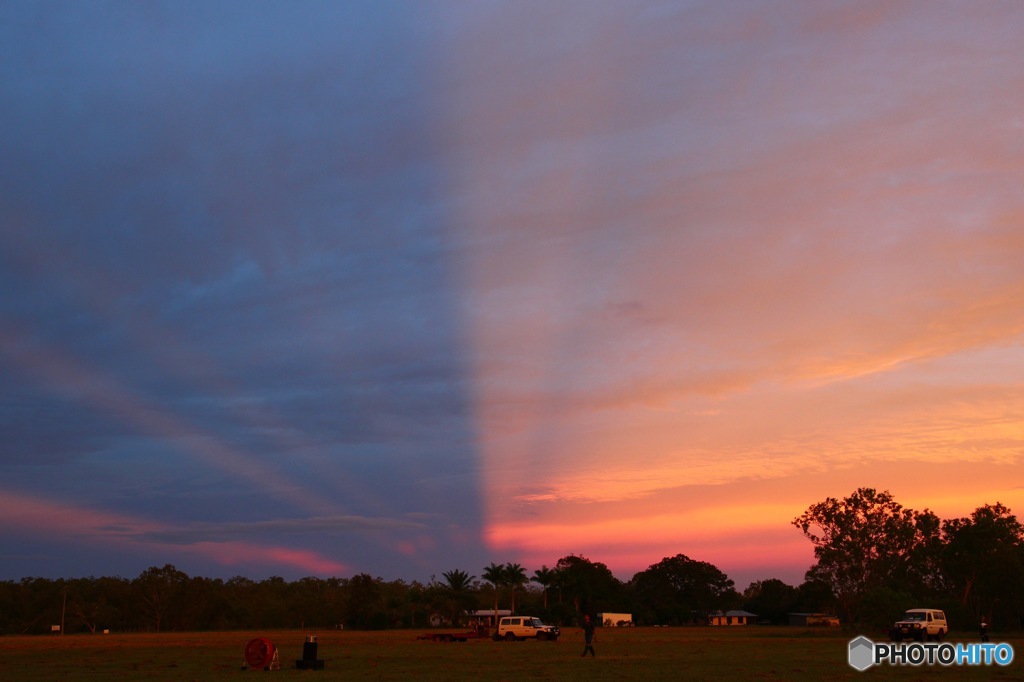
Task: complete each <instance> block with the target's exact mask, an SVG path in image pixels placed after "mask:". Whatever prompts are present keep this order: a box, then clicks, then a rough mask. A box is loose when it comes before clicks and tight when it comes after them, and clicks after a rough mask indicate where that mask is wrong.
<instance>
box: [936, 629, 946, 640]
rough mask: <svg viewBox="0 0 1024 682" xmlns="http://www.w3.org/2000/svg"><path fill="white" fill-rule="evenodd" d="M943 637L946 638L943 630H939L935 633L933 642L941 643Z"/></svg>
mask: <svg viewBox="0 0 1024 682" xmlns="http://www.w3.org/2000/svg"><path fill="white" fill-rule="evenodd" d="M945 636H946V632H945V630H942V629H941V628H940V629H939V631H938V632H936V633H935V641H936V642H941V641H942V638H943V637H945Z"/></svg>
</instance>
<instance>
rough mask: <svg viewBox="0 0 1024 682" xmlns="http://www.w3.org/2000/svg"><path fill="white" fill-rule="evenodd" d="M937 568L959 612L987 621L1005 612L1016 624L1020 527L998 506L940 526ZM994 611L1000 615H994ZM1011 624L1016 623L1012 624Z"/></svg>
mask: <svg viewBox="0 0 1024 682" xmlns="http://www.w3.org/2000/svg"><path fill="white" fill-rule="evenodd" d="M942 531H943V535H944V536H945V545H944V547H943V554H942V560H943V561H942V564H943V568H944V569H945V573H946V575H947V577H948V579H949V582H950V586H951V588H952V590H953V592H954V594H956V595H957V597H958V599H959V600H960V604H961V606H962V607H964V611H965V613H969V614H970V615H971V617H972V618H974V619H978V618H980V617H981V616H982V615H984V616H986V617H987V618H988V619H989V622H990V623H992V622H993V617H994V616H996V615H1002V616H1003V618H1002V619H1001V620H1003V621H1004V622H1005V621H1006V613H1005V612H1006V611H1007V610H1008V611H1009V613H1010V614H1012V617H1013V618H1014V620H1015V621H1019V617H1020V607H1021V605H1022V604H1021V599H1022V597H1024V594H1022V585H1024V526H1022V525H1021V523H1020V522H1019V521H1018V520H1017V517H1016V516H1014V515H1013V514H1011V513H1010V510H1009V509H1008V508H1006V507H1005V506H1003V505H1002V504H1000V503H998V502H997V503H996V504H994V505H985V506H983V507H979V508H977V509H976V510H974V512H973V513H972V514H971V516H970V517H965V518H959V519H950V520H947V521H945V522H943V525H942ZM998 611H1003V612H1004V613H1001V614H997V612H998ZM1014 624H1015V625H1016V624H1017V623H1016V622H1015V623H1014Z"/></svg>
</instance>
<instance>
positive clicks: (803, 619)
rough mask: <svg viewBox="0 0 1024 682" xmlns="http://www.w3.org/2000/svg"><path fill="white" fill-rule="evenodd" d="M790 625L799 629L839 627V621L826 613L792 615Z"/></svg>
mask: <svg viewBox="0 0 1024 682" xmlns="http://www.w3.org/2000/svg"><path fill="white" fill-rule="evenodd" d="M789 624H790V625H796V626H798V627H831V628H837V627H839V619H838V618H836V617H835V616H830V615H828V614H825V613H791V614H789Z"/></svg>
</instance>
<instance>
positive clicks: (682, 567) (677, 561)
mask: <svg viewBox="0 0 1024 682" xmlns="http://www.w3.org/2000/svg"><path fill="white" fill-rule="evenodd" d="M631 582H632V586H633V589H634V592H635V594H636V595H637V597H638V598H639V599H640V600H641V601H642V602H643V603H644V605H645V606H646V608H647V609H648V610H649V611H653V613H654V614H656V618H657V621H658V622H661V623H682V622H689V621H691V620H694V619H695V618H696V619H698V620H700V621H701V622H705V621H706V619H707V616H708V614H709V613H710V612H711V611H713V610H718V609H724V608H727V607H728V606H730V605H731V602H733V601H735V600H736V598H737V595H736V591H735V589H734V584H733V581H732V580H730V579H729V577H728V576H727V575H725V573H722V571H720V570H719V569H718V568H717V567H716V566H714V565H712V564H709V563H707V562H705V561H696V560H694V559H691V558H689V557H688V556H686V555H685V554H677V555H676V556H674V557H667V558H665V559H662V560H661V561H659V562H658V563H656V564H653V565H651V566H650V567H649V568H647V570H645V571H641V572H640V573H637V574H636V575H634V576H633V580H632V581H631Z"/></svg>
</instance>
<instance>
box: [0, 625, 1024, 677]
mask: <svg viewBox="0 0 1024 682" xmlns="http://www.w3.org/2000/svg"><path fill="white" fill-rule="evenodd" d="M422 632H423V631H408V630H399V631H385V632H352V631H312V630H311V631H296V630H288V631H272V632H210V633H169V634H124V635H120V634H113V635H68V636H64V637H61V636H39V637H0V656H2V661H3V662H2V668H0V678H2V679H9V680H18V681H19V682H35V681H40V682H43V681H45V682H52V681H53V680H66V681H68V682H74V681H76V680H146V681H147V682H159V681H161V680H197V681H202V682H206V681H208V680H247V679H255V678H258V677H259V676H262V675H273V676H274V677H273V678H272V679H281V678H286V679H293V680H309V679H315V680H324V681H327V680H402V681H403V682H408V681H409V680H474V681H479V680H487V681H488V682H502V681H508V682H512V681H513V680H514V681H515V682H522V681H523V680H551V681H552V682H554V681H556V680H557V681H559V682H562V681H572V680H587V681H588V682H590V681H601V680H678V679H685V680H709V681H710V680H715V681H716V682H717V681H721V680H829V681H830V682H831V681H835V680H871V681H872V682H875V681H877V680H925V681H930V680H940V679H941V680H944V681H945V680H1021V679H1024V668H1022V664H1021V662H1020V661H1019V660H1017V659H1015V661H1014V663H1013V664H1012V665H1010V666H1008V667H997V666H990V667H976V668H967V667H948V668H944V667H942V666H939V665H935V666H920V667H903V668H893V667H887V666H886V667H873V668H871V669H869V670H867V671H865V672H858V671H856V670H854V669H853V668H851V667H850V666H849V665H848V664H847V658H846V656H847V645H848V643H849V640H850V639H852V638H853V636H855V635H851V634H849V633H843V632H836V631H827V630H820V629H802V628H789V627H750V628H709V627H692V628H627V629H614V628H609V629H599V630H598V632H597V639H596V642H595V644H594V646H595V649H596V650H597V658H589V657H588V658H586V659H582V658H580V652H581V651H582V649H583V640H582V635H581V633H580V630H578V629H577V628H567V629H566V630H564V631H563V635H562V638H561V639H560V640H559V641H557V642H533V641H530V642H493V641H490V640H483V641H469V642H451V643H439V642H431V641H422V640H417V638H416V636H417V635H418V634H421V633H422ZM308 634H313V635H316V636H317V637H318V640H319V641H318V657H319V658H322V659H324V660H325V669H324V670H319V671H311V670H296V669H294V664H295V659H297V658H301V657H302V645H303V642H304V641H305V636H306V635H308ZM255 637H267V638H268V639H270V640H271V641H272V642H274V644H276V645H277V646H278V648H279V651H280V658H281V670H276V671H271V672H263V671H262V670H251V669H250V670H242V663H243V660H244V651H245V645H246V644H247V643H248V642H249V641H250V640H251V639H253V638H255ZM958 639H959V638H958V637H957V636H956V633H954V636H953V637H952V638H951V641H954V642H955V641H958ZM997 639H999V638H997ZM963 641H973V640H971V639H970V638H969V637H964V638H963ZM1000 641H1008V642H1009V643H1010V644H1012V645H1013V646H1014V650H1015V651H1016V652H1018V654H1019V655H1021V656H1024V650H1021V649H1020V647H1019V646H1018V644H1019V643H1020V641H1019V640H1015V639H1007V640H1002V639H1000ZM254 676H255V677H254ZM260 679H262V678H260Z"/></svg>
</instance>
